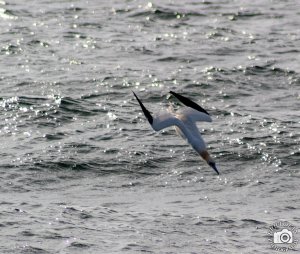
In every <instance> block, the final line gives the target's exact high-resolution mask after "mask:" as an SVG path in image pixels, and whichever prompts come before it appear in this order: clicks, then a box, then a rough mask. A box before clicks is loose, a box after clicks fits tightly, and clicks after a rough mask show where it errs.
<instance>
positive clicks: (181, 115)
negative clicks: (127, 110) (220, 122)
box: [133, 91, 219, 174]
mask: <svg viewBox="0 0 300 254" xmlns="http://www.w3.org/2000/svg"><path fill="white" fill-rule="evenodd" d="M170 93H171V94H172V95H174V96H175V97H176V98H177V99H178V100H180V101H181V102H182V103H183V104H184V105H185V106H186V107H184V108H181V109H180V110H178V111H177V112H175V111H174V109H173V107H172V106H171V105H170V107H169V109H168V112H165V113H162V114H158V115H155V116H154V117H152V115H151V113H150V112H149V111H148V110H147V109H146V108H145V106H144V105H143V104H142V102H141V101H140V99H139V98H138V97H137V95H136V94H135V93H134V92H133V94H134V96H135V98H136V99H137V101H138V102H139V104H140V106H141V108H142V110H143V112H144V115H145V116H146V118H147V119H148V121H149V123H150V125H151V126H152V128H153V129H154V130H155V131H160V130H162V129H165V128H167V127H171V126H174V127H175V130H176V132H177V133H178V134H179V135H180V136H181V137H182V138H183V139H185V140H187V142H188V143H189V144H190V145H191V146H192V147H193V148H194V150H196V152H197V153H198V154H199V155H200V156H201V157H202V158H203V159H204V160H205V161H206V162H207V163H208V164H209V165H210V166H211V167H212V168H213V169H214V170H215V171H216V172H217V173H218V174H219V172H218V170H217V168H216V164H215V162H214V161H213V159H212V158H211V157H210V155H209V153H208V152H207V150H206V144H205V142H204V140H203V138H202V136H201V133H200V132H199V130H198V128H197V125H196V122H199V121H201V122H212V119H211V117H210V115H209V114H208V113H207V111H206V110H205V109H203V108H202V107H200V106H199V105H198V104H196V103H195V102H193V101H191V100H190V99H188V98H186V97H184V96H182V95H180V94H177V93H175V92H172V91H171V92H170Z"/></svg>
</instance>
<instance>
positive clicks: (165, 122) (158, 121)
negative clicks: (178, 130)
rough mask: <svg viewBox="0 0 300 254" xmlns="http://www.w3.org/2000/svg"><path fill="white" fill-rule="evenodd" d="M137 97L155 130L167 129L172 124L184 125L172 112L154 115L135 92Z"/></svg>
mask: <svg viewBox="0 0 300 254" xmlns="http://www.w3.org/2000/svg"><path fill="white" fill-rule="evenodd" d="M133 94H134V96H135V98H136V99H137V101H138V103H139V104H140V107H141V109H142V110H143V113H144V115H145V117H146V118H147V120H148V121H149V123H150V125H151V126H152V128H153V129H154V130H155V131H160V130H162V129H165V128H167V127H171V126H179V127H182V123H181V122H180V120H179V119H178V118H176V117H175V116H174V115H173V114H172V113H168V112H166V113H163V114H158V115H156V116H155V117H152V115H151V113H150V112H149V111H148V110H147V109H146V107H145V106H144V104H143V103H142V102H141V100H140V99H139V98H138V97H137V95H136V94H135V93H134V92H133Z"/></svg>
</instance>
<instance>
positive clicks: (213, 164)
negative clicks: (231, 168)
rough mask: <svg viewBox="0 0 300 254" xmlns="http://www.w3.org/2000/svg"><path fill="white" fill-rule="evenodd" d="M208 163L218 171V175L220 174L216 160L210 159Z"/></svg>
mask: <svg viewBox="0 0 300 254" xmlns="http://www.w3.org/2000/svg"><path fill="white" fill-rule="evenodd" d="M207 164H208V165H209V166H211V167H212V168H213V169H214V170H215V171H216V172H217V174H218V175H219V174H220V173H219V171H218V169H217V166H216V163H215V162H214V161H208V162H207Z"/></svg>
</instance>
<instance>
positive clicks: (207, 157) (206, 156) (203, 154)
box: [199, 150, 219, 175]
mask: <svg viewBox="0 0 300 254" xmlns="http://www.w3.org/2000/svg"><path fill="white" fill-rule="evenodd" d="M199 154H200V156H201V157H202V159H203V160H205V161H206V162H207V164H208V165H209V166H211V167H212V168H213V169H214V171H216V172H217V174H218V175H219V171H218V169H217V166H216V163H215V162H214V160H213V159H212V158H211V157H210V155H209V153H208V152H207V151H206V150H205V151H202V152H199Z"/></svg>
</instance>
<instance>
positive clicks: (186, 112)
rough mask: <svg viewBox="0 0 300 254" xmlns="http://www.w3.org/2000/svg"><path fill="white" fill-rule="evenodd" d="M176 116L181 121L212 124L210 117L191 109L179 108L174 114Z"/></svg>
mask: <svg viewBox="0 0 300 254" xmlns="http://www.w3.org/2000/svg"><path fill="white" fill-rule="evenodd" d="M176 116H177V117H178V118H179V119H180V120H182V121H186V120H190V121H192V122H212V119H211V117H210V115H207V114H205V113H203V112H200V111H198V110H195V109H193V108H181V109H179V110H178V111H177V112H176Z"/></svg>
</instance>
